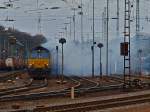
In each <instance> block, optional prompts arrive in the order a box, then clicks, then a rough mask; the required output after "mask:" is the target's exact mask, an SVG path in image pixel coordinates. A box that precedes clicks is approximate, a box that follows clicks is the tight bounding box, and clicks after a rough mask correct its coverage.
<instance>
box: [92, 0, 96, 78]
mask: <svg viewBox="0 0 150 112" xmlns="http://www.w3.org/2000/svg"><path fill="white" fill-rule="evenodd" d="M94 9H95V2H94V0H93V42H92V46H93V48H92V77H94V45H95V10H94Z"/></svg>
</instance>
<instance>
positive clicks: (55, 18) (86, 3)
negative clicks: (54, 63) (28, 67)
mask: <svg viewBox="0 0 150 112" xmlns="http://www.w3.org/2000/svg"><path fill="white" fill-rule="evenodd" d="M8 1H9V0H0V6H1V7H2V6H6V5H7V4H8ZM10 1H13V2H10V3H11V4H13V5H12V7H8V9H0V20H1V21H0V24H2V25H4V26H6V27H14V28H16V29H19V30H21V31H24V32H28V33H31V34H32V35H34V34H37V33H40V30H41V33H42V34H43V35H45V36H46V37H47V38H48V39H50V38H51V39H54V38H59V37H60V33H59V32H65V31H64V29H63V28H64V27H65V24H64V23H66V22H67V23H68V22H69V19H67V17H72V15H73V11H72V10H71V8H73V7H75V8H77V7H78V5H80V4H81V0H10ZM37 1H38V5H37ZM82 1H83V15H84V16H83V20H84V22H83V25H84V27H83V29H84V33H83V34H84V38H85V40H86V38H87V37H89V38H92V20H91V18H92V0H82ZM119 1H120V36H123V33H122V32H123V21H124V18H123V17H124V16H123V15H124V0H119ZM135 1H136V0H131V4H133V8H132V9H131V18H132V19H133V22H132V23H131V25H132V28H131V29H132V34H133V35H134V34H135V11H136V10H135ZM116 2H117V0H110V3H109V16H110V17H116ZM105 6H106V0H95V32H96V34H95V37H96V38H101V37H102V34H101V31H102V12H103V11H104V7H105ZM149 6H150V1H149V0H142V2H140V18H141V25H140V26H141V27H140V29H141V31H142V32H149V31H148V30H147V29H148V27H149V26H150V22H147V21H146V19H145V18H146V16H148V17H149V15H150V13H149ZM52 7H60V8H59V9H50V8H52ZM37 8H39V9H45V8H49V9H45V10H40V11H37ZM79 11H80V9H78V10H77V11H76V38H78V39H79V40H80V37H81V36H80V31H81V30H80V26H81V25H80V17H81V16H80V15H79V14H78V12H79ZM39 13H40V14H39ZM39 15H41V29H40V28H39V27H38V25H39V24H38V18H39ZM7 18H8V19H14V20H15V21H14V22H10V21H3V20H5V19H7ZM115 29H116V20H110V21H109V35H111V38H115V37H116V30H115ZM72 31H73V24H72ZM72 33H73V32H72ZM68 36H69V25H68ZM72 38H73V34H72ZM111 38H110V39H111Z"/></svg>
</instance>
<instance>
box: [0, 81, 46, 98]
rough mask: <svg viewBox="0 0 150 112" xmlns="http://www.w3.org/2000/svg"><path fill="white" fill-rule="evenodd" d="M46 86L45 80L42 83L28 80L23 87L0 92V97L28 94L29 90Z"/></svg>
mask: <svg viewBox="0 0 150 112" xmlns="http://www.w3.org/2000/svg"><path fill="white" fill-rule="evenodd" d="M47 84H48V82H47V80H44V81H43V82H42V81H41V82H39V81H35V80H30V82H29V83H28V84H26V85H24V86H20V87H16V88H10V89H6V90H4V91H0V97H2V96H6V95H9V96H13V95H15V94H22V93H24V92H28V91H30V90H35V89H39V88H43V87H46V86H47Z"/></svg>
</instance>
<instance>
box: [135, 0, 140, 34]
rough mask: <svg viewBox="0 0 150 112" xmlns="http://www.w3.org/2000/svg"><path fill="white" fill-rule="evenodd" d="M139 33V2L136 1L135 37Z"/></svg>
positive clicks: (138, 0)
mask: <svg viewBox="0 0 150 112" xmlns="http://www.w3.org/2000/svg"><path fill="white" fill-rule="evenodd" d="M139 31H140V0H136V35H137V34H138V33H139Z"/></svg>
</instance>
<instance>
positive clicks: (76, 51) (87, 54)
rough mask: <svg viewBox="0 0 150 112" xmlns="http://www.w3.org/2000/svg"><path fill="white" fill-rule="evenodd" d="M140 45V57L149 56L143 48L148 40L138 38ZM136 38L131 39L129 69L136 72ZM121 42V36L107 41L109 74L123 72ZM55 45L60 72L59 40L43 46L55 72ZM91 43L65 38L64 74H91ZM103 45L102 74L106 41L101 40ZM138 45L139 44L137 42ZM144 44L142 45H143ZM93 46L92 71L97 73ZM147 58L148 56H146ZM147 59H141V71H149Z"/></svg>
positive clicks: (146, 46) (96, 55)
mask: <svg viewBox="0 0 150 112" xmlns="http://www.w3.org/2000/svg"><path fill="white" fill-rule="evenodd" d="M138 41H139V43H140V45H141V46H142V49H143V55H142V57H147V56H149V55H148V54H149V53H150V52H149V51H148V50H146V49H145V48H149V44H148V42H149V40H146V41H148V42H147V44H145V41H140V40H138ZM138 41H137V40H135V37H134V38H132V39H131V69H132V72H134V73H135V72H137V71H138V67H136V65H139V57H138V54H137V49H139V48H136V46H137V42H138ZM121 42H123V38H121V37H120V38H115V39H113V40H111V41H110V42H109V59H108V61H109V65H108V71H109V74H123V56H120V43H121ZM56 45H58V47H59V49H58V70H59V73H61V61H62V60H61V56H62V51H61V44H60V43H59V41H58V40H57V41H52V40H51V41H49V42H47V43H46V44H45V45H43V46H44V47H47V48H48V49H49V50H50V51H51V54H52V60H53V73H54V74H55V73H56V70H57V66H56V65H57V63H56V62H57V58H56V57H57V53H56ZM91 45H92V43H90V42H85V43H82V44H81V43H80V42H73V41H71V40H67V42H66V43H65V44H64V74H66V75H91V74H92V51H91ZM103 45H104V47H103V48H102V54H101V55H102V71H103V75H105V74H106V42H105V41H104V42H103ZM138 45H139V44H138ZM143 46H144V47H143ZM94 48H95V53H94V54H95V64H94V65H95V66H94V71H95V75H99V67H100V59H99V56H100V55H99V48H98V47H97V44H96V45H95V46H94ZM146 59H147V60H148V59H149V57H147V58H146ZM148 65H149V61H147V62H145V61H143V65H142V68H143V71H148V72H149V71H150V67H149V66H148Z"/></svg>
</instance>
